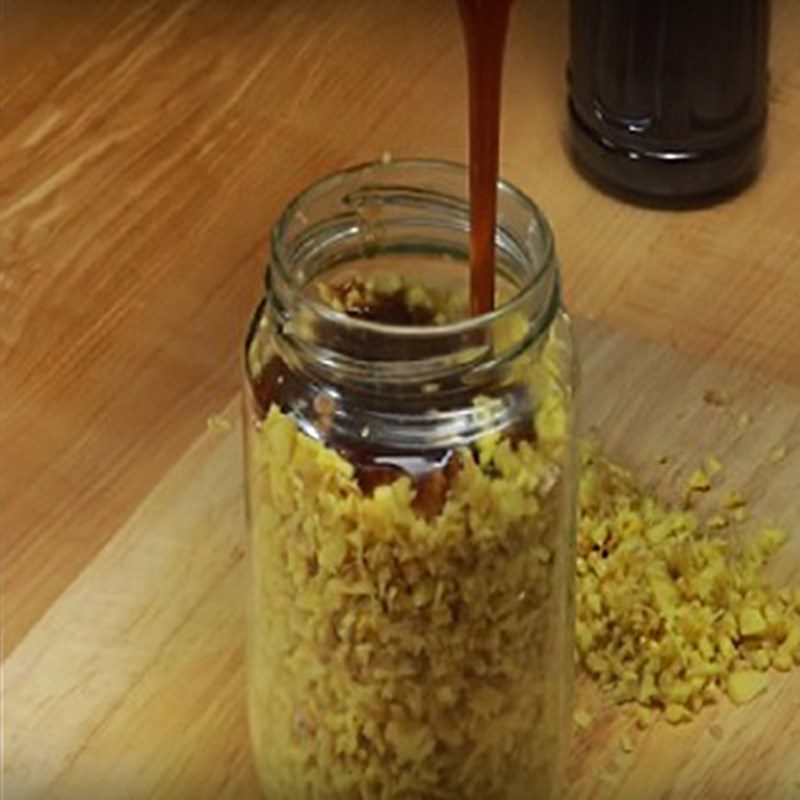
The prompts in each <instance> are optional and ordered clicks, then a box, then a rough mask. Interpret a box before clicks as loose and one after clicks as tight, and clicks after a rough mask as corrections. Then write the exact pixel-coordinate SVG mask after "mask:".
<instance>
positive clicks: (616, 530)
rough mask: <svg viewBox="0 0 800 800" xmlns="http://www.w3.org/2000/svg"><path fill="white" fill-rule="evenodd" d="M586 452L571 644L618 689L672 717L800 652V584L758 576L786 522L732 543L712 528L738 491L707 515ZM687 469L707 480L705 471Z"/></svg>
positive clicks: (737, 506) (595, 673) (796, 658)
mask: <svg viewBox="0 0 800 800" xmlns="http://www.w3.org/2000/svg"><path fill="white" fill-rule="evenodd" d="M582 455H583V469H582V474H581V478H580V491H579V497H580V509H579V528H578V553H579V555H580V557H581V559H582V561H583V563H584V565H585V567H584V569H583V570H580V569H579V570H578V578H577V603H576V606H577V624H576V646H577V651H578V656H579V660H580V663H581V664H582V666H583V667H584V668H585V669H586V670H587V672H588V673H589V674H590V675H591V676H592V678H593V679H594V680H595V681H596V682H597V683H598V684H600V686H601V687H602V688H604V689H605V690H607V691H608V692H609V693H610V694H611V697H612V698H613V699H614V700H616V701H617V702H620V703H625V702H634V703H636V704H637V706H638V709H644V710H647V711H649V710H650V709H663V710H664V716H665V718H666V720H667V721H668V722H670V723H672V724H678V723H681V722H686V721H689V720H690V719H692V718H693V717H694V716H695V715H696V714H697V712H698V711H700V710H701V709H702V708H703V707H704V706H706V705H709V704H713V703H716V702H718V701H719V700H720V698H721V697H722V696H724V694H725V693H726V692H727V693H728V695H729V696H730V697H731V699H733V700H734V701H735V702H746V701H747V700H749V699H752V697H755V696H756V695H757V694H759V693H760V692H761V691H763V690H764V688H766V682H767V678H766V675H765V671H766V670H768V669H770V668H774V669H776V670H784V671H786V670H789V669H791V668H792V667H793V666H794V665H795V664H796V663H800V602H798V600H800V598H798V597H797V596H796V593H798V594H800V592H798V591H797V590H796V589H793V588H786V589H781V590H776V589H773V588H772V587H771V586H770V585H769V584H768V583H767V582H766V580H765V578H764V575H763V569H764V565H765V562H766V560H767V558H769V556H770V555H771V554H773V553H774V552H775V551H776V550H777V549H778V548H779V547H781V545H782V544H783V543H784V542H785V541H786V539H787V535H786V532H785V531H783V530H782V529H780V528H776V527H774V526H765V527H764V528H762V530H761V531H760V532H758V533H757V534H756V535H755V536H754V537H753V538H752V539H751V540H750V541H749V543H748V544H746V545H745V546H741V547H739V546H737V545H736V544H735V543H734V541H733V540H731V539H729V538H728V537H726V536H724V535H722V531H721V530H720V529H721V528H723V527H724V526H725V525H727V520H728V515H727V514H728V513H730V514H731V517H732V518H733V519H736V512H737V511H739V512H746V501H745V498H744V496H743V495H742V494H741V492H738V491H732V492H729V493H728V494H727V495H726V498H725V502H724V504H723V505H724V507H725V508H726V512H727V513H724V514H723V513H719V514H716V515H712V516H711V517H710V518H709V519H708V521H707V522H706V524H705V525H703V523H702V521H701V519H700V518H699V517H698V516H697V515H696V514H694V513H691V512H689V511H682V510H677V509H674V508H671V507H670V506H668V505H666V504H664V503H662V502H661V501H659V500H658V499H657V498H656V497H653V496H651V495H649V494H647V493H645V492H644V491H643V490H642V489H640V488H639V486H638V485H637V484H636V482H635V480H634V478H633V476H632V475H631V474H630V473H628V472H626V471H625V470H623V469H620V468H619V467H617V466H615V465H614V464H611V463H610V462H608V461H607V460H606V459H605V458H604V457H603V456H602V455H601V454H600V453H599V452H598V450H597V448H596V447H592V446H585V447H584V450H583V454H582ZM695 477H696V478H697V480H695V481H693V482H694V483H695V484H697V485H699V486H703V485H705V481H704V480H701V478H704V477H707V476H706V475H703V476H695ZM598 546H599V547H602V555H603V557H602V558H599V557H598V556H599V555H601V554H598V553H597V552H596V548H597V547H598ZM754 676H757V677H754ZM637 721H638V715H637ZM645 724H646V723H645Z"/></svg>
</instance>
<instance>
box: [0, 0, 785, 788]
mask: <svg viewBox="0 0 800 800" xmlns="http://www.w3.org/2000/svg"><path fill="white" fill-rule="evenodd" d="M773 10H774V14H773V42H772V52H771V65H772V66H771V71H772V89H771V98H770V122H769V128H768V159H767V162H766V167H765V170H764V172H763V174H762V176H761V178H760V180H759V181H758V182H757V183H756V184H755V185H754V186H753V187H752V188H751V189H750V190H748V191H747V192H746V193H744V194H743V195H741V196H740V197H738V198H735V199H734V200H731V201H729V202H727V203H724V204H722V205H719V206H717V207H714V208H709V209H706V210H702V211H695V212H691V213H668V212H658V211H651V210H644V209H639V208H635V207H632V206H627V205H624V204H622V203H620V202H618V201H615V200H612V199H609V198H606V197H604V196H602V195H601V194H599V193H598V192H596V191H595V190H594V189H592V188H591V187H590V186H588V185H587V184H585V183H584V182H583V181H582V180H581V179H580V178H579V177H578V176H577V175H576V174H575V173H574V171H573V169H572V167H571V166H570V164H569V161H568V158H567V156H566V153H565V149H564V134H563V130H564V103H565V98H564V85H565V81H564V66H565V61H566V2H561V1H556V0H552V2H549V1H548V0H518V4H517V8H516V11H515V16H514V20H513V24H512V30H511V36H510V42H509V53H508V59H507V66H506V86H505V114H504V131H503V144H504V149H503V154H502V167H503V173H504V175H505V176H506V177H507V178H509V179H511V180H513V181H514V182H516V183H517V184H519V185H520V186H521V187H522V188H523V189H524V190H525V191H526V192H528V193H529V194H530V195H531V196H532V197H534V198H535V199H536V200H537V201H538V202H539V203H540V204H541V206H542V207H543V208H544V210H545V212H546V214H547V216H548V217H549V218H550V220H551V222H552V224H553V227H554V230H555V233H556V240H557V247H558V249H559V252H560V255H561V259H562V262H563V264H564V269H565V280H566V294H567V300H568V303H569V305H570V307H571V308H572V310H573V311H575V312H577V313H579V314H584V315H587V316H589V317H593V318H597V319H599V320H602V321H603V322H604V323H606V324H607V325H609V326H611V327H613V328H615V329H617V330H619V331H624V332H627V333H629V334H632V335H635V336H637V337H641V338H642V339H644V340H652V341H655V342H661V343H665V344H669V345H670V346H672V347H673V348H675V349H676V350H678V351H681V352H683V353H686V354H692V355H694V356H698V357H713V358H715V359H718V360H720V361H722V362H727V363H729V364H732V365H736V366H737V367H740V368H746V369H755V370H758V371H759V372H760V373H761V374H762V375H764V381H765V382H766V381H771V380H777V381H780V382H782V383H783V384H785V385H787V386H795V387H798V386H800V223H798V219H800V47H798V46H797V42H798V40H800V3H798V2H796V1H795V0H775V2H774V4H773ZM462 62H463V53H462V45H461V40H460V32H459V28H458V19H457V14H456V11H455V8H454V4H453V3H450V2H445V0H441V1H440V0H437V1H436V2H431V0H378V2H365V0H335V2H334V0H264V2H247V1H246V0H136V2H134V0H108V2H93V1H92V0H75V1H74V2H61V0H8V2H6V3H5V4H4V8H3V47H2V92H3V103H4V106H3V125H2V129H0V138H1V141H0V146H1V147H2V154H1V157H0V189H1V190H2V198H1V199H2V207H1V208H0V212H1V213H2V224H1V225H0V236H2V267H1V271H0V391H1V392H2V396H1V397H0V436H1V437H2V441H1V442H0V444H1V445H2V451H1V453H0V456H1V457H2V462H1V463H0V470H1V474H0V478H1V479H2V504H3V509H2V510H3V520H2V522H3V552H2V594H1V597H0V600H1V601H2V615H3V618H2V629H3V654H4V656H5V657H6V658H7V657H9V655H13V653H14V652H15V651H16V649H17V648H18V647H20V646H22V645H23V644H26V643H29V641H30V637H35V636H36V635H37V634H36V631H41V628H40V627H38V625H39V624H40V623H43V622H44V621H45V620H46V619H48V618H49V617H48V615H50V614H52V613H55V612H56V610H57V609H58V608H59V607H60V606H59V604H60V602H61V601H62V600H67V599H68V598H70V597H74V594H73V593H74V592H75V591H76V590H77V589H76V587H80V586H81V585H82V584H81V581H83V580H85V579H86V575H87V574H89V572H90V570H91V569H93V568H94V567H93V565H95V564H96V563H97V559H98V558H100V557H104V558H105V557H106V556H105V555H104V554H107V553H108V550H107V549H104V548H108V547H112V548H113V547H122V545H121V544H119V542H120V541H121V540H120V538H119V537H120V536H121V532H122V531H130V530H132V529H131V528H130V525H131V524H132V523H131V520H133V519H136V517H135V514H136V513H139V512H138V511H137V509H139V508H140V505H141V504H142V502H143V501H144V500H145V498H146V497H147V496H148V495H149V493H150V492H151V491H152V490H153V489H154V487H156V486H157V485H159V484H160V482H161V480H162V478H163V476H164V475H165V474H166V473H167V472H168V470H169V468H170V467H171V465H173V464H175V463H176V461H177V460H178V459H179V458H180V457H181V456H182V454H183V453H185V452H186V450H187V448H189V447H190V446H192V443H193V442H195V440H196V439H197V436H198V433H199V432H200V431H201V430H202V429H203V426H204V424H205V420H206V418H207V417H208V415H209V414H211V413H213V412H215V411H216V410H218V409H219V408H221V407H223V406H224V405H225V404H226V403H227V402H228V401H229V399H230V397H231V396H232V395H233V393H234V392H235V391H236V389H237V386H238V384H239V380H240V375H239V356H240V346H241V341H242V338H243V332H244V329H245V326H246V323H247V319H248V316H249V314H250V312H251V310H252V308H253V307H254V305H255V303H256V301H257V299H258V296H259V294H260V289H261V277H262V272H263V267H264V264H265V262H266V260H267V257H268V248H267V236H268V232H269V228H270V225H271V224H272V222H273V221H274V220H275V218H276V216H277V215H278V213H279V212H280V209H281V208H282V206H283V205H284V204H285V203H286V202H287V200H288V199H289V198H290V197H291V196H292V195H293V194H295V193H296V192H298V191H299V190H300V189H302V188H303V187H304V186H305V185H306V184H307V183H308V182H309V181H311V180H313V179H314V178H316V177H319V176H320V175H322V174H324V173H326V172H330V171H331V170H334V169H336V168H339V167H341V166H344V165H346V164H351V163H355V162H359V161H364V160H368V159H373V158H376V157H378V156H380V154H382V153H383V152H385V151H390V152H392V153H393V154H395V155H397V156H404V155H406V156H412V155H424V156H435V157H443V158H451V159H458V160H463V158H464V155H465V120H466V96H465V88H464V87H465V79H464V70H463V63H462ZM137 530H138V529H137ZM148 541H151V540H149V539H148ZM160 541H161V539H160V538H159V537H158V536H157V535H156V534H155V533H152V543H153V545H152V546H153V548H155V549H153V550H151V551H150V552H149V553H148V554H147V555H141V556H139V557H141V558H142V559H144V560H145V561H146V562H147V563H149V564H150V565H151V567H152V569H154V570H157V569H159V568H161V567H159V551H158V547H159V546H161V547H164V548H168V547H169V544H168V543H167V542H166V541H165V542H164V543H163V544H161V545H159V544H158V543H159V542H160ZM198 541H203V539H202V536H200V539H199V540H198ZM120 557H122V556H120ZM231 557H232V556H231ZM187 569H188V567H187ZM164 591H166V589H164ZM115 597H116V595H115V594H114V592H113V591H112V590H111V589H109V596H108V598H107V599H108V606H109V607H110V608H112V609H113V608H114V607H115V602H116V601H115ZM73 602H74V601H73ZM187 602H189V601H188V600H187ZM197 602H198V603H200V602H201V601H200V600H198V601H197ZM201 605H202V604H201ZM198 607H199V606H198ZM70 608H73V611H74V613H75V614H76V615H77V620H78V621H76V622H74V625H76V626H78V627H77V628H76V629H77V630H84V628H81V627H80V626H81V625H84V624H85V622H86V620H85V618H84V617H83V616H81V615H83V614H86V613H89V612H88V611H87V610H86V609H84V608H83V607H82V606H81V605H80V604H77V605H74V606H70ZM59 613H64V612H59ZM120 613H122V611H120ZM143 613H144V614H145V616H146V615H147V613H155V612H147V611H144V612H143ZM59 618H60V619H64V618H63V617H59ZM120 619H122V617H120ZM71 624H72V623H71ZM104 624H108V625H109V626H111V627H109V628H108V629H103V630H105V631H106V634H107V635H108V636H109V637H111V636H112V635H116V633H117V632H118V631H115V630H114V629H113V626H112V624H111V622H108V620H106V622H105V623H104ZM126 624H127V623H126ZM193 624H196V623H193ZM177 625H178V623H177V622H176V626H177ZM68 627H69V626H68ZM190 628H191V626H190ZM191 630H194V629H193V628H191ZM176 631H177V627H176ZM187 631H190V629H187ZM101 634H102V631H98V632H97V635H101ZM38 635H43V634H41V633H40V634H38ZM131 635H133V633H132V634H131ZM176 635H177V633H176ZM186 635H192V634H191V631H190V632H188V633H187V634H186ZM159 641H160V640H159ZM165 641H166V640H165ZM151 644H152V646H153V647H160V646H161V645H159V644H158V642H155V641H153V642H151ZM166 646H167V645H164V647H166ZM237 646H238V645H237ZM71 647H73V648H74V653H73V655H75V657H78V655H79V654H80V652H81V647H80V642H79V641H78V640H76V641H74V642H73V643H72V644H71ZM223 650H224V648H223ZM165 652H166V651H165ZM170 652H172V651H170ZM220 652H222V651H215V653H216V655H219V653H220ZM216 655H215V654H214V653H207V658H208V661H207V662H206V663H207V664H209V665H211V667H212V668H211V673H213V674H209V675H208V681H209V683H208V685H207V686H206V687H205V689H203V691H206V692H207V693H208V697H209V698H212V697H213V698H214V699H213V701H212V700H209V702H210V703H211V705H210V706H208V709H207V713H209V714H211V715H212V716H215V715H217V716H219V717H220V718H224V719H229V717H228V716H226V715H230V714H232V713H233V712H232V711H231V710H230V708H229V707H228V704H227V701H224V700H221V699H220V698H221V697H224V696H227V695H224V692H223V694H219V695H217V694H214V691H215V688H214V681H215V680H217V678H218V679H219V686H222V685H223V684H224V686H225V687H226V688H225V689H224V691H229V686H228V683H226V681H227V680H228V675H227V673H225V675H224V676H223V674H222V673H219V674H218V675H217V678H215V677H214V674H216V673H214V670H215V669H221V667H220V665H219V664H218V663H217V662H216V661H215V658H216ZM224 655H225V657H226V658H229V659H230V663H231V664H233V662H234V661H235V659H236V656H234V654H233V653H232V652H227V651H225V653H224ZM81 657H83V656H81ZM232 668H233V667H231V669H232ZM97 679H98V680H100V681H101V682H102V681H106V680H108V681H113V680H116V678H114V677H113V676H105V677H102V676H101V677H98V678H97ZM83 691H86V690H84V689H82V688H81V687H80V686H77V687H75V688H74V693H75V694H74V696H76V697H80V696H82V695H81V693H82V692H83ZM221 691H222V690H221ZM166 696H167V695H164V697H166ZM228 697H229V698H232V697H234V695H233V694H231V695H229V696H228ZM142 702H143V703H144V702H145V701H144V700H142ZM154 702H155V701H154ZM174 702H176V703H178V704H180V703H183V702H185V703H187V704H191V702H193V699H192V698H188V697H182V696H179V697H178V699H176V700H174ZM230 702H231V703H233V700H230ZM237 702H238V701H237ZM49 708H50V710H51V711H52V713H53V714H54V719H55V718H56V717H57V715H58V714H63V713H65V712H64V710H63V709H58V708H56V704H55V701H51V706H50V707H49ZM145 713H146V710H144V709H143V710H142V714H145ZM204 713H206V712H204ZM198 724H200V723H198ZM225 724H230V725H233V724H234V723H233V722H230V723H227V722H226V723H225ZM237 724H238V723H237ZM220 728H221V730H222V729H225V727H224V724H223V723H222V722H220ZM118 735H119V736H120V737H123V732H122V731H121V729H120V731H118ZM128 735H132V734H131V732H128ZM190 735H191V736H198V737H202V736H206V737H211V738H213V734H212V733H211V732H209V730H208V729H207V728H202V726H201V727H200V728H198V729H197V730H196V731H195V732H194V733H191V732H190V733H187V736H190ZM141 736H142V737H143V741H144V739H146V738H147V734H146V733H145V731H144V729H143V730H142V732H141ZM28 741H29V743H30V744H32V745H33V744H34V742H33V740H28ZM151 744H152V743H151ZM153 746H155V745H153ZM29 752H30V758H32V759H33V761H32V762H31V765H32V767H33V766H35V765H36V763H39V762H37V760H36V758H37V756H36V752H37V751H36V748H35V747H33V749H32V750H30V751H29ZM76 757H77V756H76ZM206 766H207V765H206ZM166 768H168V767H166V766H165V769H166ZM169 768H170V769H171V768H172V767H169ZM175 769H177V767H175ZM187 769H188V767H187ZM223 773H224V770H223V768H222V766H220V775H219V778H218V779H219V780H220V781H224V780H225V776H224V774H223ZM202 774H203V775H204V776H205V777H207V775H206V773H202ZM175 780H178V778H177V777H176V778H175Z"/></svg>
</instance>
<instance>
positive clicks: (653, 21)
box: [568, 0, 770, 206]
mask: <svg viewBox="0 0 800 800" xmlns="http://www.w3.org/2000/svg"><path fill="white" fill-rule="evenodd" d="M769 16H770V7H769V0H571V17H570V59H569V67H568V82H569V119H570V146H571V151H572V155H573V158H574V160H575V162H576V163H577V165H578V167H579V168H581V170H582V171H583V172H584V173H585V174H587V175H588V177H590V178H591V179H592V180H593V181H594V182H596V183H598V184H600V185H601V186H602V187H603V188H605V189H607V190H609V191H611V192H612V193H616V194H620V195H622V196H623V197H626V198H627V199H630V200H633V201H636V202H644V203H647V202H651V203H652V202H654V203H656V204H666V205H677V206H681V205H689V206H690V205H696V204H702V203H705V202H711V201H713V200H715V199H717V198H720V197H723V196H725V195H728V194H731V193H734V192H736V191H737V190H739V189H742V188H743V187H744V186H746V185H747V184H748V183H749V182H750V181H751V180H752V179H753V178H754V177H755V176H756V174H757V173H758V169H759V166H760V163H761V158H762V144H763V138H764V129H765V125H766V119H767V78H768V73H767V53H768V45H769Z"/></svg>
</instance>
